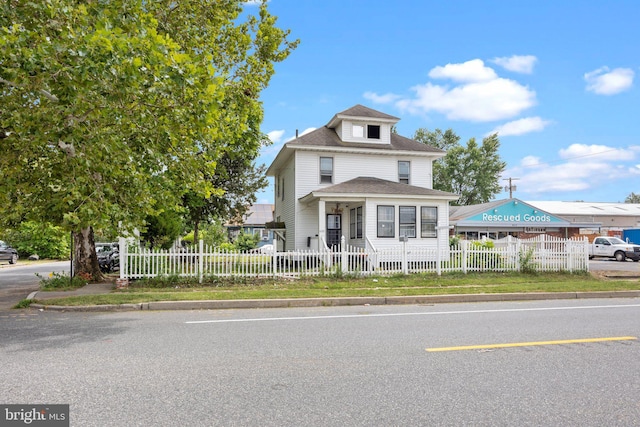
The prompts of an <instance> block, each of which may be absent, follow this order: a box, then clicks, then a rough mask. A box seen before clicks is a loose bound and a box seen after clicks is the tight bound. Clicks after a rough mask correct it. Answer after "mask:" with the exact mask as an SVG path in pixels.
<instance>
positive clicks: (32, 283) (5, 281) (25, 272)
mask: <svg viewBox="0 0 640 427" xmlns="http://www.w3.org/2000/svg"><path fill="white" fill-rule="evenodd" d="M69 267H70V266H69V261H61V262H55V261H54V262H43V263H29V264H26V263H24V262H18V264H17V265H8V264H0V310H7V309H10V308H11V307H13V306H14V305H15V304H16V303H18V302H19V301H20V300H22V299H24V298H25V297H26V296H27V295H29V294H30V293H31V292H33V291H36V290H38V284H39V281H40V279H39V278H38V276H36V273H37V274H40V275H41V276H43V277H47V276H48V275H49V274H50V273H52V272H56V273H62V272H67V274H68V272H69Z"/></svg>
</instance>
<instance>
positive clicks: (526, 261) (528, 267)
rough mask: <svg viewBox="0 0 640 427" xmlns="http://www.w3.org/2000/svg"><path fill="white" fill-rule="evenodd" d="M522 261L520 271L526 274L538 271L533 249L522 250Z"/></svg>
mask: <svg viewBox="0 0 640 427" xmlns="http://www.w3.org/2000/svg"><path fill="white" fill-rule="evenodd" d="M518 258H519V261H520V272H521V273H525V274H536V273H537V272H538V270H537V266H536V264H535V263H534V262H533V249H531V248H530V249H527V250H526V251H524V250H521V251H520V253H519V254H518Z"/></svg>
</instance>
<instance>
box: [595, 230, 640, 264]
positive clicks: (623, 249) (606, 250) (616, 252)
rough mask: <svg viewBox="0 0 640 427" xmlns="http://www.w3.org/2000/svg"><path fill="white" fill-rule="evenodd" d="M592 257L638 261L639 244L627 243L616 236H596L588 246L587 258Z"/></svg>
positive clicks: (639, 253)
mask: <svg viewBox="0 0 640 427" xmlns="http://www.w3.org/2000/svg"><path fill="white" fill-rule="evenodd" d="M594 257H604V258H615V259H616V261H625V260H626V259H627V258H630V259H632V260H634V261H635V262H638V260H640V245H634V244H633V243H627V242H625V241H624V240H622V239H619V238H617V237H609V236H601V237H596V238H595V239H594V241H593V243H592V244H591V245H590V246H589V259H592V258H594Z"/></svg>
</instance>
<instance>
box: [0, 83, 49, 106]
mask: <svg viewBox="0 0 640 427" xmlns="http://www.w3.org/2000/svg"><path fill="white" fill-rule="evenodd" d="M0 83H4V84H6V85H7V86H11V87H17V88H19V89H23V88H22V86H20V85H17V84H15V83H13V82H10V81H9V80H5V79H3V78H2V77H0ZM38 92H40V93H41V94H42V95H44V97H45V98H47V99H48V100H49V101H52V102H59V101H60V100H59V99H58V97H57V96H55V95H54V94H52V93H51V92H48V91H46V90H44V89H38Z"/></svg>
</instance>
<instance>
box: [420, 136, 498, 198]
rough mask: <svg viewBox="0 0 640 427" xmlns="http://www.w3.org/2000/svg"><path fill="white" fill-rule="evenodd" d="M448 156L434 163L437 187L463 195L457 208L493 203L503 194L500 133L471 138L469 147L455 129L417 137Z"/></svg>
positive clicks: (435, 187) (434, 177)
mask: <svg viewBox="0 0 640 427" xmlns="http://www.w3.org/2000/svg"><path fill="white" fill-rule="evenodd" d="M413 138H414V139H415V140H416V141H419V142H422V143H424V144H428V145H431V146H434V147H437V148H440V149H442V150H445V151H446V152H447V154H446V155H445V156H444V157H443V158H441V159H438V160H437V161H435V162H434V163H433V188H434V189H436V190H442V191H448V192H451V193H456V194H458V195H460V198H459V199H458V200H457V201H456V202H454V203H455V204H457V205H461V206H465V205H473V204H478V203H485V202H488V201H490V200H491V199H492V198H493V197H494V196H495V195H496V194H498V193H500V191H501V190H502V187H501V186H500V176H501V174H502V172H503V171H504V169H505V168H506V163H505V162H503V161H502V159H501V158H500V155H499V153H498V150H499V149H500V140H499V139H498V135H497V134H493V135H490V136H487V137H485V138H483V139H482V144H480V145H479V144H478V143H477V142H476V140H475V138H471V139H469V141H467V144H466V146H463V145H461V144H460V137H459V136H458V135H457V134H456V133H455V132H454V131H453V130H451V129H447V130H446V131H445V132H442V131H441V130H440V129H436V130H435V131H430V130H428V129H424V128H421V129H418V130H417V131H416V132H415V134H414V137H413Z"/></svg>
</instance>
